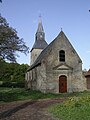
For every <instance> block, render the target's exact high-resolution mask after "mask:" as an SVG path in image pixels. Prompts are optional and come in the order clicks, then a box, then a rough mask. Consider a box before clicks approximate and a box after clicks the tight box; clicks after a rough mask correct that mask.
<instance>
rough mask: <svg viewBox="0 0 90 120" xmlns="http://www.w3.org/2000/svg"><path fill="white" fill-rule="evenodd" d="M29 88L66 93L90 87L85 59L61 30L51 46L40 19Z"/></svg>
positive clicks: (29, 72)
mask: <svg viewBox="0 0 90 120" xmlns="http://www.w3.org/2000/svg"><path fill="white" fill-rule="evenodd" d="M26 87H27V88H28V89H33V90H40V91H42V92H52V93H64V92H76V91H84V90H86V79H85V77H84V75H83V72H82V60H81V58H80V57H79V55H78V54H77V52H76V51H75V49H74V48H73V46H72V44H71V43H70V41H69V40H68V38H67V37H66V35H65V33H64V32H63V31H62V30H61V32H60V33H59V35H58V36H57V37H56V38H55V39H54V40H53V41H52V42H51V43H50V44H49V45H48V44H47V42H46V41H45V33H44V29H43V26H42V21H41V20H39V23H38V29H37V32H36V34H35V43H34V45H33V47H32V49H31V63H30V67H29V69H28V70H27V73H26Z"/></svg>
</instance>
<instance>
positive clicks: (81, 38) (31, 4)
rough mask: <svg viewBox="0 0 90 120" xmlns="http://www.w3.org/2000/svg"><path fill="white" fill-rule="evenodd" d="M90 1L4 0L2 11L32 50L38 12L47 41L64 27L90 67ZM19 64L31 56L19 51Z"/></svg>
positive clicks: (0, 7) (0, 11) (85, 63)
mask: <svg viewBox="0 0 90 120" xmlns="http://www.w3.org/2000/svg"><path fill="white" fill-rule="evenodd" d="M89 9H90V0H3V3H0V13H1V15H2V16H3V17H5V18H6V19H7V21H8V23H9V24H10V26H12V27H13V28H15V29H16V30H17V32H18V36H19V37H20V38H23V39H24V41H25V42H26V44H27V46H29V48H30V49H31V48H32V46H33V44H34V40H35V33H36V30H37V26H38V19H39V15H40V14H41V15H42V23H43V27H44V31H45V36H46V41H47V42H48V43H50V42H51V41H52V40H53V39H54V38H55V37H56V36H57V35H58V34H59V32H60V31H61V28H62V29H63V31H64V33H65V34H66V36H67V37H68V39H69V40H70V42H71V43H72V45H73V46H74V48H75V50H76V51H77V53H78V54H79V56H80V57H81V59H82V61H83V69H84V68H86V69H89V68H90V12H89ZM19 55H20V57H19V58H18V59H17V61H18V62H19V63H24V64H25V63H27V64H29V63H30V55H29V54H28V55H27V56H25V55H23V54H19Z"/></svg>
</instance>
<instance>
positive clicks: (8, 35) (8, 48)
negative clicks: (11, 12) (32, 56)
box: [0, 15, 29, 62]
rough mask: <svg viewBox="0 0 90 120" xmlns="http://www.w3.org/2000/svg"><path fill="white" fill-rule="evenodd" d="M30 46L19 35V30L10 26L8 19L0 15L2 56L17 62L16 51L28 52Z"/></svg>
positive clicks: (0, 55)
mask: <svg viewBox="0 0 90 120" xmlns="http://www.w3.org/2000/svg"><path fill="white" fill-rule="evenodd" d="M28 50H29V48H28V47H27V46H26V45H25V42H24V41H23V39H20V38H19V37H18V35H17V31H16V30H15V29H14V28H12V27H10V26H9V24H8V23H7V21H6V19H5V18H3V17H2V16H1V15H0V57H1V58H3V59H5V60H9V61H12V62H16V57H17V56H18V55H17V54H16V52H21V53H25V54H26V53H27V52H28Z"/></svg>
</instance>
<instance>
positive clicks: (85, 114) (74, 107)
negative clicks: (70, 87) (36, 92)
mask: <svg viewBox="0 0 90 120" xmlns="http://www.w3.org/2000/svg"><path fill="white" fill-rule="evenodd" d="M87 94H88V95H87ZM48 111H49V112H51V113H52V114H53V115H54V116H55V117H57V118H59V119H60V120H90V93H89V92H86V95H85V92H84V93H83V96H82V95H81V96H79V97H76V96H74V97H69V99H68V100H66V101H65V102H64V103H62V104H57V105H54V106H52V107H50V108H49V109H48Z"/></svg>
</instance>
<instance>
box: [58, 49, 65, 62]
mask: <svg viewBox="0 0 90 120" xmlns="http://www.w3.org/2000/svg"><path fill="white" fill-rule="evenodd" d="M59 61H60V62H65V51H64V50H60V51H59Z"/></svg>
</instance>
